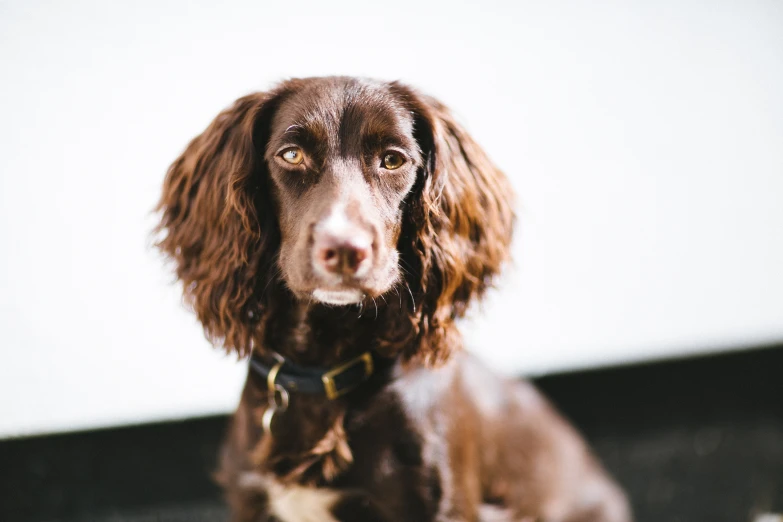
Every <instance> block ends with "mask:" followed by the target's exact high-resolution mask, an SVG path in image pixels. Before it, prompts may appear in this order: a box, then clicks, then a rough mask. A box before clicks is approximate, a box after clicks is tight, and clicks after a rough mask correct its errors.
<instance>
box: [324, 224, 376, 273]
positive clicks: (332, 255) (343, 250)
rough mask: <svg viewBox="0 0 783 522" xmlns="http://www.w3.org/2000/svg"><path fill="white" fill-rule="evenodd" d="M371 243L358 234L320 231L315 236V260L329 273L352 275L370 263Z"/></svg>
mask: <svg viewBox="0 0 783 522" xmlns="http://www.w3.org/2000/svg"><path fill="white" fill-rule="evenodd" d="M371 256H372V244H371V242H370V240H369V238H368V237H365V236H363V235H360V234H354V235H351V236H345V237H339V236H336V235H333V234H328V233H321V234H318V235H317V236H316V238H315V262H316V263H317V264H318V266H319V268H321V269H322V270H324V271H325V272H329V273H331V274H341V275H346V276H354V275H357V274H359V273H360V272H361V271H362V268H363V267H364V266H367V265H368V264H369V263H370V257H371Z"/></svg>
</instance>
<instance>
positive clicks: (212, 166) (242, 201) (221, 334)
mask: <svg viewBox="0 0 783 522" xmlns="http://www.w3.org/2000/svg"><path fill="white" fill-rule="evenodd" d="M279 95H280V92H273V93H255V94H251V95H248V96H245V97H243V98H240V99H239V100H237V101H236V102H235V103H234V105H233V106H232V107H230V108H228V109H226V110H225V111H223V112H222V113H220V114H219V115H218V116H217V118H215V120H214V121H213V122H212V123H211V124H210V125H209V127H208V128H207V129H206V130H205V131H204V132H203V133H202V134H201V135H199V136H198V137H196V138H195V139H193V141H191V142H190V144H189V145H188V146H187V148H186V149H185V151H184V152H183V153H182V155H181V156H180V157H179V158H178V159H177V160H176V161H175V162H174V163H173V164H172V165H171V167H170V168H169V171H168V173H167V175H166V179H165V181H164V185H163V195H162V197H161V200H160V202H159V204H158V207H157V210H158V211H159V212H160V214H161V220H160V224H159V225H158V226H157V228H156V232H157V234H158V237H159V240H158V242H157V246H158V248H160V250H161V251H163V252H164V253H165V254H167V255H168V256H169V257H170V258H171V259H172V260H173V261H174V264H175V267H176V275H177V277H178V278H179V279H180V280H181V281H182V283H183V286H184V295H185V299H186V301H187V302H188V303H189V304H190V305H191V306H192V307H193V309H194V310H195V312H196V314H197V316H198V319H199V320H200V321H201V323H202V324H203V326H204V331H205V333H206V335H207V337H208V338H209V339H210V340H211V341H212V342H213V343H214V344H223V345H224V346H225V348H226V349H227V350H232V349H233V350H235V351H236V352H238V353H239V354H240V355H246V354H249V353H250V352H251V351H252V348H253V345H254V344H258V341H259V340H260V335H261V332H260V329H259V327H258V326H259V323H260V322H261V321H263V316H264V312H265V307H266V305H265V303H263V302H262V300H261V294H262V293H263V290H264V286H265V285H267V284H268V283H269V282H270V281H269V278H270V277H273V276H271V275H270V274H275V273H276V270H275V269H274V262H275V259H274V256H275V255H276V253H277V251H278V245H279V241H280V240H279V231H278V230H279V229H278V225H277V220H276V217H275V211H274V209H273V202H272V198H271V196H270V193H269V187H268V185H267V184H268V174H267V172H266V165H265V163H264V161H263V152H262V151H263V146H264V143H265V141H266V137H265V133H266V132H267V128H268V126H269V121H270V119H271V115H272V113H273V111H274V106H275V104H276V100H277V98H278V97H279Z"/></svg>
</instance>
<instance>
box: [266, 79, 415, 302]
mask: <svg viewBox="0 0 783 522" xmlns="http://www.w3.org/2000/svg"><path fill="white" fill-rule="evenodd" d="M264 159H265V161H266V163H267V166H268V171H269V175H270V177H271V180H272V186H273V193H274V197H275V201H276V209H277V219H278V223H279V226H280V234H281V244H280V255H279V265H280V269H281V272H282V275H283V278H284V281H285V283H286V284H287V286H288V287H289V288H290V289H291V290H292V291H293V292H294V293H295V294H296V295H297V296H299V297H301V298H311V299H314V300H315V301H319V302H323V303H328V304H333V305H345V304H351V303H359V302H361V301H362V300H363V299H364V298H365V297H377V296H379V295H382V294H384V293H385V292H387V291H388V290H389V289H390V288H391V287H392V286H393V285H394V284H395V283H396V282H397V281H398V279H399V278H400V269H399V253H398V251H397V248H396V246H397V240H398V238H399V235H400V229H401V226H402V219H403V210H402V203H403V200H404V199H405V197H406V196H407V195H408V193H409V192H410V190H411V188H412V187H413V184H414V182H415V180H416V175H417V172H418V171H419V169H420V168H421V167H422V159H421V151H420V150H419V146H418V144H417V142H416V139H415V137H414V119H413V116H412V114H411V112H410V111H409V110H406V108H405V107H403V106H402V104H401V102H400V100H399V99H397V98H396V97H395V96H394V95H393V94H392V93H391V92H390V91H389V89H388V87H387V86H385V85H384V84H380V83H371V82H359V81H351V82H339V81H336V80H334V79H328V78H325V79H319V80H317V81H313V82H310V83H308V84H307V85H305V86H304V87H303V88H301V89H299V90H298V91H296V92H294V93H292V94H291V95H290V96H288V97H286V98H285V99H283V100H282V101H281V102H280V105H279V106H278V108H277V110H276V111H275V115H274V117H273V120H272V124H271V128H270V133H269V139H268V142H267V143H266V149H265V151H264Z"/></svg>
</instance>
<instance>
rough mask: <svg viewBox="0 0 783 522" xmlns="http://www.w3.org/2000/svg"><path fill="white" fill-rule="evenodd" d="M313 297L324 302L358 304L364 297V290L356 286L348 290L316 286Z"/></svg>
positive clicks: (341, 304)
mask: <svg viewBox="0 0 783 522" xmlns="http://www.w3.org/2000/svg"><path fill="white" fill-rule="evenodd" d="M312 295H313V299H315V300H316V301H319V302H321V303H324V304H330V305H336V306H346V305H352V304H358V303H361V302H362V299H364V292H362V291H361V290H357V289H354V288H351V289H347V290H324V289H322V288H316V289H315V290H313V294H312Z"/></svg>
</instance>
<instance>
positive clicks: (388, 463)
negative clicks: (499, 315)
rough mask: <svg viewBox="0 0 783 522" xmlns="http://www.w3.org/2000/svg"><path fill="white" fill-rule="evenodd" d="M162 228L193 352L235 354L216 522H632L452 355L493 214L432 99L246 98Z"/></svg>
mask: <svg viewBox="0 0 783 522" xmlns="http://www.w3.org/2000/svg"><path fill="white" fill-rule="evenodd" d="M160 210H161V212H162V220H161V224H160V226H159V232H160V233H161V237H162V238H161V240H160V241H159V246H160V248H161V249H162V250H163V251H164V252H165V253H166V254H168V255H169V256H170V257H171V258H172V259H173V260H174V262H175V265H176V273H177V276H178V277H179V279H180V280H181V281H182V282H183V284H184V292H185V296H186V298H187V299H188V301H189V303H191V304H192V306H193V308H194V309H195V311H196V313H197V315H198V318H199V320H200V321H201V322H202V324H203V325H204V330H205V332H206V334H207V336H208V337H209V338H210V339H211V340H212V341H213V342H215V343H220V344H223V345H224V346H225V347H226V349H227V350H231V351H234V352H236V353H238V354H240V355H242V356H251V355H252V358H251V365H250V371H249V375H248V379H247V383H246V385H245V389H244V392H243V394H242V400H241V403H240V405H239V409H238V411H237V413H236V415H235V417H234V420H233V423H232V427H231V430H230V432H229V434H228V439H227V442H226V445H225V447H224V451H223V454H222V469H221V472H220V474H219V478H220V481H221V483H222V484H223V485H224V487H225V489H226V493H227V498H228V501H229V503H230V505H231V508H232V513H233V517H234V520H242V521H245V520H246V521H267V520H280V521H283V522H300V521H334V520H339V521H349V520H356V521H435V520H437V521H479V520H486V521H488V520H504V521H506V520H525V521H533V520H536V521H551V522H555V521H569V522H577V521H585V522H586V521H613V522H615V521H616V522H625V521H628V520H630V514H629V510H628V507H627V503H626V501H625V498H624V496H623V494H622V493H621V492H620V490H619V489H618V488H617V487H616V486H615V485H614V483H613V482H612V481H611V480H610V479H609V478H608V477H607V475H606V474H605V472H604V471H603V470H602V469H601V467H600V465H599V464H598V463H597V462H596V460H595V459H594V458H593V457H592V456H591V454H590V452H589V450H588V449H587V448H586V446H585V444H584V442H583V441H582V440H581V439H580V437H579V436H578V435H577V433H576V432H575V431H574V430H573V429H572V428H571V427H570V426H569V425H568V424H567V423H566V422H565V421H564V420H563V419H562V418H560V417H559V416H558V415H557V413H556V412H555V411H554V410H553V409H552V408H551V407H550V406H549V405H548V404H547V403H546V401H545V400H544V399H543V398H542V397H541V396H540V395H539V394H538V393H537V392H536V391H535V389H533V387H532V386H530V385H529V384H527V383H524V382H519V381H513V380H506V379H503V378H500V377H498V376H496V375H494V374H492V373H491V372H489V371H487V370H486V369H484V368H483V367H482V366H481V365H480V364H479V363H477V362H476V361H475V360H474V359H473V358H472V357H470V356H469V355H467V354H466V353H465V352H463V351H462V350H461V348H462V344H461V341H460V336H459V332H458V330H457V327H456V324H455V321H456V320H457V319H459V318H460V317H462V316H463V315H464V314H465V311H466V309H467V308H468V306H469V305H470V304H471V302H473V301H475V300H478V299H479V298H481V297H482V295H483V294H484V292H485V290H486V289H487V287H488V286H489V285H490V284H491V282H492V278H493V276H495V275H496V274H497V273H498V272H499V270H500V269H501V267H502V265H503V263H504V262H505V261H506V260H507V258H508V254H509V243H510V241H511V236H512V228H513V222H514V214H513V198H512V190H511V187H510V186H509V183H508V181H507V179H506V177H505V176H504V175H503V174H502V173H501V172H500V171H499V170H498V169H497V168H496V167H495V166H494V165H493V164H492V163H491V162H490V161H489V159H488V158H487V157H486V155H485V154H484V152H483V151H482V150H481V148H480V147H479V146H478V145H477V144H476V143H475V142H474V141H473V140H472V139H471V138H470V136H468V135H467V133H466V132H465V131H464V130H463V129H462V127H460V125H459V124H458V123H456V122H455V121H454V119H453V118H452V116H451V115H450V113H449V111H448V110H447V109H446V108H445V107H444V106H443V105H441V104H440V103H439V102H437V101H436V100H434V99H432V98H428V97H426V96H422V95H421V94H419V93H417V92H415V91H413V90H411V89H410V88H408V87H405V86H403V85H400V84H398V83H382V82H376V81H368V80H359V79H352V78H344V77H333V78H309V79H302V80H291V81H287V82H284V83H282V84H281V85H280V86H278V87H277V88H275V89H274V90H272V91H269V92H265V93H256V94H251V95H249V96H245V97H244V98H241V99H239V100H238V101H237V102H236V103H235V104H234V105H233V107H231V108H229V109H228V110H226V111H224V112H222V113H221V114H220V115H218V117H217V118H216V119H215V121H214V122H212V124H211V125H210V126H209V128H207V130H206V131H204V133H202V134H201V135H200V136H198V137H197V138H195V139H194V140H193V141H192V142H191V143H190V145H188V147H187V149H186V150H185V152H184V153H183V154H182V155H181V156H180V157H179V158H178V159H177V161H176V162H174V164H173V165H172V166H171V168H170V170H169V172H168V175H167V176H166V181H165V185H164V189H163V197H162V200H161V203H160ZM508 349H515V347H514V346H509V347H508Z"/></svg>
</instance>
